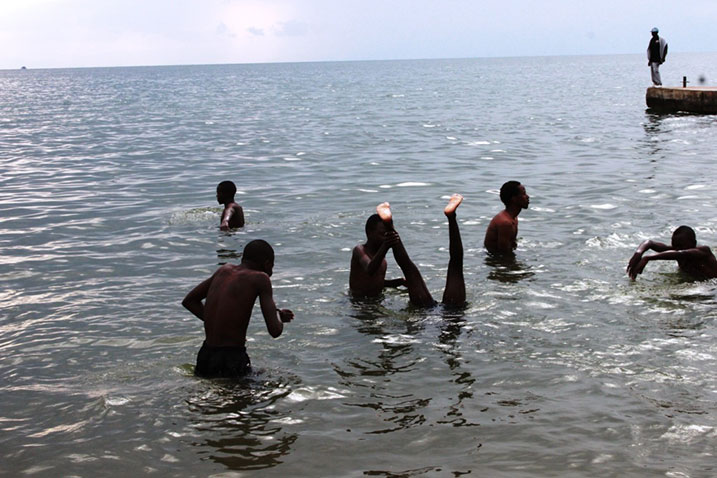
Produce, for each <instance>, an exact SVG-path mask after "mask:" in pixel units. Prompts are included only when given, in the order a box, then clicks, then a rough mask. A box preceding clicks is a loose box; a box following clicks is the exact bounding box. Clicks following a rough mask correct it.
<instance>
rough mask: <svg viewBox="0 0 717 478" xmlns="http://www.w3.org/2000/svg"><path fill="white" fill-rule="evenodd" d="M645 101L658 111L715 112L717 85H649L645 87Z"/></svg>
mask: <svg viewBox="0 0 717 478" xmlns="http://www.w3.org/2000/svg"><path fill="white" fill-rule="evenodd" d="M645 101H646V102H647V107H648V108H650V109H654V110H658V111H666V112H672V111H687V112H690V113H707V114H717V87H715V86H688V87H686V88H682V87H669V86H667V87H665V86H660V87H656V86H651V87H649V88H648V89H647V95H646V97H645Z"/></svg>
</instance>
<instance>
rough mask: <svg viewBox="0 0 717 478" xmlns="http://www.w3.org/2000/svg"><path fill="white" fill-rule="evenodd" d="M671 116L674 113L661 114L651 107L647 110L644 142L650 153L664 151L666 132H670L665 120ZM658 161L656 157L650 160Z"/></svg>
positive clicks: (644, 124) (643, 125)
mask: <svg viewBox="0 0 717 478" xmlns="http://www.w3.org/2000/svg"><path fill="white" fill-rule="evenodd" d="M670 116H672V115H669V114H664V113H663V114H661V113H659V112H658V111H655V110H651V109H648V110H647V111H646V112H645V117H646V121H645V122H643V123H642V127H643V128H644V129H645V141H644V144H645V146H646V149H647V154H648V155H650V156H652V155H655V154H658V153H660V152H662V149H663V148H662V146H663V145H664V144H665V143H666V142H667V140H666V139H665V134H666V133H667V132H668V131H667V128H666V127H665V124H664V120H665V118H668V117H670ZM656 161H657V160H656V159H655V158H651V159H650V162H653V163H654V162H656ZM648 179H651V178H648Z"/></svg>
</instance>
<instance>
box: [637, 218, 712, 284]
mask: <svg viewBox="0 0 717 478" xmlns="http://www.w3.org/2000/svg"><path fill="white" fill-rule="evenodd" d="M650 249H652V250H653V251H655V252H657V254H652V255H650V256H643V254H644V253H645V252H646V251H648V250H650ZM656 260H657V261H659V260H663V261H665V260H667V261H669V260H675V261H677V265H678V267H679V268H680V270H681V271H682V272H685V273H687V274H689V275H691V276H692V277H694V278H695V279H713V278H715V277H717V259H716V258H715V256H714V254H712V251H711V250H710V248H709V247H707V246H698V245H697V236H696V235H695V231H694V229H692V228H691V227H688V226H680V227H678V228H677V229H675V232H673V233H672V244H671V245H669V246H668V245H667V244H663V243H661V242H656V241H652V240H647V241H644V242H643V243H642V244H640V245H639V246H638V247H637V250H636V251H635V253H634V254H633V255H632V258H630V262H629V263H628V264H627V275H629V276H630V279H632V280H635V279H636V278H637V276H638V275H639V274H641V273H642V271H643V269H644V268H645V266H646V265H647V263H648V262H649V261H656Z"/></svg>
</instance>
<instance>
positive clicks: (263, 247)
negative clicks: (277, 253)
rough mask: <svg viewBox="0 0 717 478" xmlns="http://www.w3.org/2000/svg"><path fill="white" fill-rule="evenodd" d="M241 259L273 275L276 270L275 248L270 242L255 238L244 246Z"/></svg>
mask: <svg viewBox="0 0 717 478" xmlns="http://www.w3.org/2000/svg"><path fill="white" fill-rule="evenodd" d="M241 261H242V262H244V263H247V262H249V263H251V265H253V266H254V267H256V268H258V269H259V270H261V271H264V272H266V273H267V274H268V275H270V276H271V274H272V272H273V270H274V249H273V248H272V247H271V246H270V245H269V243H268V242H266V241H264V240H262V239H255V240H253V241H251V242H249V243H248V244H247V245H246V246H244V252H243V253H242V256H241Z"/></svg>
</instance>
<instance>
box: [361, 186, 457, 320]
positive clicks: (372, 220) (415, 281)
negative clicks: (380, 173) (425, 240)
mask: <svg viewBox="0 0 717 478" xmlns="http://www.w3.org/2000/svg"><path fill="white" fill-rule="evenodd" d="M462 201H463V196H461V195H460V194H454V195H453V196H451V199H450V201H449V202H448V205H447V206H446V207H445V209H444V214H445V215H446V217H448V233H449V251H450V260H449V262H448V272H447V276H446V288H445V290H444V292H443V304H445V305H451V306H462V305H464V304H465V301H466V289H465V282H464V279H463V243H462V241H461V235H460V231H459V229H458V221H457V220H456V208H458V206H459V205H460V204H461V202H462ZM376 212H377V214H374V215H373V216H371V217H369V218H368V220H367V221H366V238H367V240H366V243H365V244H359V245H358V246H356V247H355V248H354V250H353V254H352V256H351V273H350V277H349V288H350V289H351V294H352V295H354V296H358V297H376V296H378V295H379V294H381V291H382V290H383V288H384V287H397V286H399V285H405V286H406V287H407V288H408V297H409V300H410V301H411V303H412V304H414V305H418V306H421V307H430V306H433V305H435V303H436V301H435V300H433V297H432V296H431V293H430V292H429V291H428V288H427V287H426V283H425V282H424V281H423V277H422V276H421V273H420V271H419V270H418V267H416V265H415V264H414V263H413V261H411V258H410V257H409V256H408V253H407V252H406V248H405V247H404V246H403V242H401V238H400V236H399V235H398V233H397V232H396V230H395V229H394V227H393V215H392V213H391V207H390V205H389V204H388V203H382V204H379V205H378V206H377V207H376ZM389 249H392V250H393V256H394V258H395V259H396V262H397V263H398V266H399V267H400V268H401V271H402V272H403V275H404V277H405V278H404V279H396V280H389V281H387V280H385V279H386V267H387V264H386V258H385V257H386V253H387V252H388V250H389Z"/></svg>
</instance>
